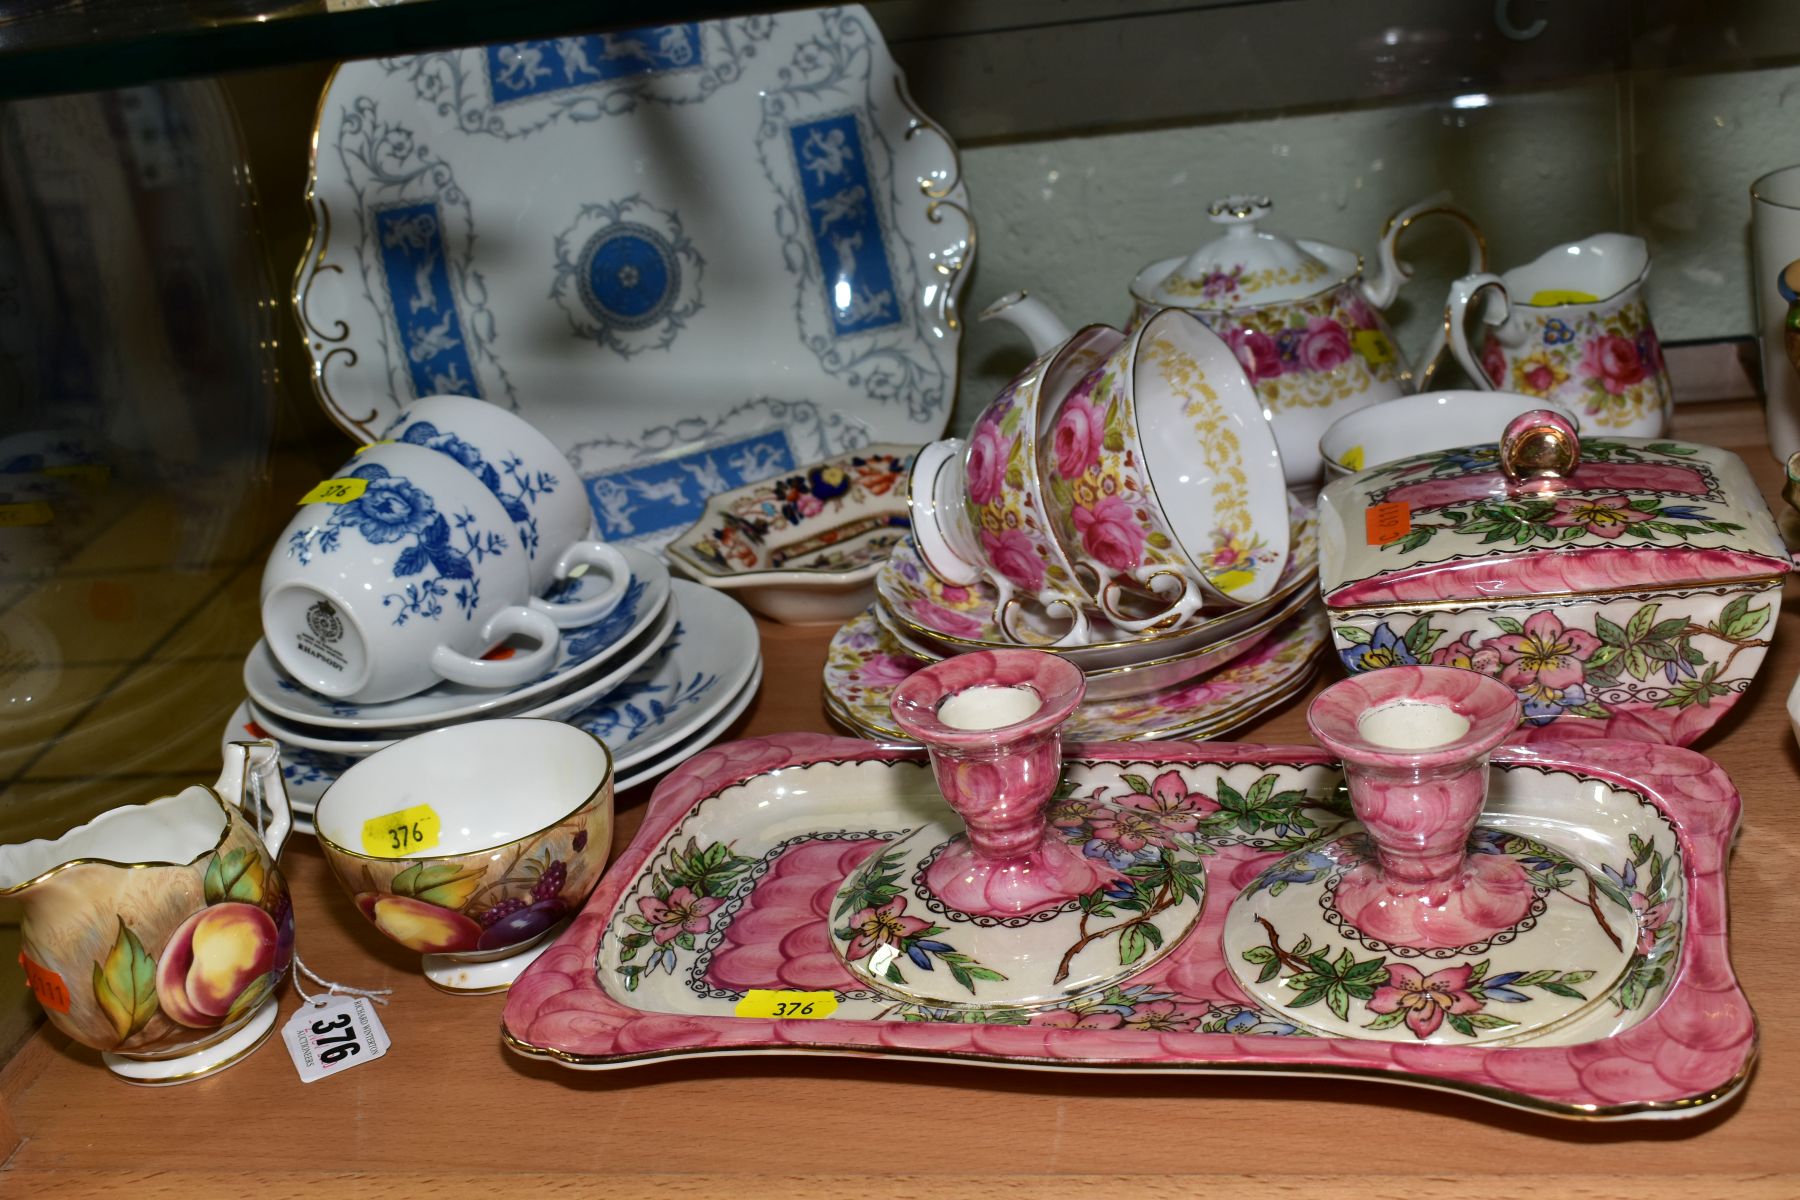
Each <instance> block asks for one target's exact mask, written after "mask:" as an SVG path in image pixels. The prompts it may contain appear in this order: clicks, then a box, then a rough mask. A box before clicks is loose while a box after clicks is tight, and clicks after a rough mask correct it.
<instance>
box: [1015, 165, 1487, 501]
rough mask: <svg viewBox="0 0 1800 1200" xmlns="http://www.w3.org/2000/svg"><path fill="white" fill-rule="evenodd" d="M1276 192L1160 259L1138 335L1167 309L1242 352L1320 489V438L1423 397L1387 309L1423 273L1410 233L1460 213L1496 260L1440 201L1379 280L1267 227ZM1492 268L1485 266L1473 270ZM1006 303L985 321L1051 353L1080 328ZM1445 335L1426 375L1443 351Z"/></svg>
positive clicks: (1391, 223) (1350, 254) (1299, 466)
mask: <svg viewBox="0 0 1800 1200" xmlns="http://www.w3.org/2000/svg"><path fill="white" fill-rule="evenodd" d="M1272 208H1273V205H1272V204H1271V203H1270V202H1269V199H1268V198H1267V197H1266V196H1228V197H1226V198H1225V199H1223V200H1218V201H1215V202H1214V203H1213V204H1212V206H1211V207H1210V208H1209V209H1208V210H1207V211H1208V213H1209V215H1210V216H1211V218H1212V220H1213V221H1214V222H1215V223H1216V224H1218V225H1221V226H1223V229H1224V232H1223V233H1222V234H1221V236H1219V237H1217V238H1215V239H1213V240H1212V241H1211V242H1208V243H1207V244H1206V245H1204V246H1202V247H1200V249H1198V250H1196V251H1194V252H1193V253H1192V254H1188V255H1184V256H1179V257H1176V258H1166V259H1163V260H1162V261H1160V262H1155V263H1151V264H1150V265H1149V266H1147V267H1145V268H1144V269H1143V270H1141V271H1139V272H1138V274H1137V277H1136V278H1135V279H1133V280H1132V281H1131V298H1132V301H1133V305H1134V307H1133V310H1132V315H1131V322H1130V326H1129V327H1128V329H1127V332H1130V331H1132V330H1135V329H1136V328H1137V327H1138V326H1139V325H1141V324H1143V322H1144V321H1145V320H1146V319H1148V317H1149V316H1150V315H1151V314H1152V313H1154V312H1157V311H1159V310H1162V309H1166V308H1177V309H1181V310H1183V311H1186V312H1188V313H1191V314H1193V315H1194V316H1196V317H1198V318H1199V319H1200V320H1201V321H1203V322H1205V324H1206V325H1208V326H1209V327H1211V329H1212V330H1213V332H1215V333H1217V334H1219V335H1220V336H1221V337H1223V338H1224V339H1225V340H1226V342H1228V343H1229V344H1230V346H1231V348H1232V349H1233V350H1234V351H1235V352H1236V353H1237V356H1238V361H1239V362H1240V363H1242V364H1243V367H1244V373H1245V374H1246V375H1248V376H1249V377H1250V381H1251V382H1252V383H1253V384H1254V385H1255V386H1256V391H1257V394H1258V396H1259V397H1260V398H1261V399H1262V401H1263V408H1264V415H1265V416H1266V417H1267V418H1268V420H1269V421H1270V423H1271V424H1272V425H1273V426H1274V428H1275V439H1276V443H1277V445H1278V446H1279V447H1280V450H1281V459H1282V463H1283V464H1284V466H1285V468H1286V472H1287V482H1288V484H1289V486H1291V487H1316V486H1318V483H1319V472H1320V469H1321V468H1322V466H1323V460H1322V459H1321V458H1320V457H1319V436H1320V435H1321V434H1322V433H1324V432H1325V430H1326V429H1327V428H1328V427H1329V426H1330V425H1331V423H1332V422H1333V421H1335V420H1337V419H1338V418H1339V417H1341V416H1343V415H1344V414H1346V413H1348V412H1351V411H1353V410H1355V409H1358V408H1363V407H1365V406H1367V405H1370V404H1374V403H1376V402H1377V401H1381V400H1391V399H1393V398H1394V397H1396V396H1402V395H1405V394H1407V393H1408V392H1411V391H1413V390H1415V380H1414V376H1413V372H1412V370H1411V368H1410V367H1408V366H1407V364H1406V362H1405V361H1404V359H1402V357H1401V355H1400V351H1399V349H1398V346H1397V345H1396V343H1395V341H1394V335H1393V330H1392V329H1390V328H1389V327H1388V324H1387V322H1386V321H1384V320H1383V319H1382V316H1381V310H1382V309H1384V308H1386V307H1388V306H1389V305H1390V304H1392V303H1393V301H1394V298H1395V296H1397V295H1398V294H1399V291H1400V287H1401V285H1402V284H1404V283H1405V282H1406V281H1407V279H1408V278H1410V276H1411V272H1410V270H1409V269H1408V268H1407V267H1406V266H1405V265H1404V264H1403V263H1401V262H1400V260H1399V258H1398V257H1397V256H1396V247H1397V244H1398V242H1399V239H1400V235H1401V234H1402V233H1403V232H1405V231H1406V230H1407V229H1408V228H1410V227H1411V226H1412V225H1413V223H1414V222H1416V221H1419V220H1421V219H1422V218H1425V217H1430V216H1444V217H1450V218H1452V219H1454V220H1456V221H1457V222H1459V223H1460V224H1461V225H1462V227H1463V231H1464V232H1465V234H1466V235H1467V240H1468V246H1469V261H1470V262H1471V263H1472V264H1473V263H1480V264H1485V263H1486V262H1487V248H1486V245H1485V243H1484V242H1483V241H1482V238H1481V233H1480V231H1479V230H1478V229H1477V228H1476V227H1475V223H1474V221H1473V220H1471V219H1470V218H1469V217H1468V215H1467V214H1465V213H1463V212H1462V211H1461V210H1460V209H1457V208H1453V207H1451V206H1450V205H1449V204H1448V203H1447V197H1444V196H1441V195H1440V196H1433V197H1431V198H1430V199H1427V200H1423V201H1420V202H1419V203H1417V204H1414V205H1412V206H1411V207H1409V208H1405V209H1402V210H1401V211H1400V212H1398V213H1396V214H1395V215H1394V216H1392V217H1390V218H1389V219H1388V223H1387V226H1386V228H1385V229H1383V230H1382V234H1381V241H1380V243H1379V248H1378V249H1377V251H1376V263H1377V270H1376V274H1375V276H1374V277H1373V278H1371V279H1365V278H1363V263H1362V256H1361V255H1359V254H1357V253H1356V252H1355V251H1353V250H1345V249H1343V248H1341V247H1338V246H1333V245H1330V244H1328V243H1325V242H1316V241H1312V240H1310V239H1306V238H1297V239H1290V238H1287V237H1283V236H1282V235H1281V234H1278V233H1274V232H1272V231H1270V230H1268V229H1265V228H1261V227H1260V225H1259V223H1260V222H1261V221H1262V220H1263V219H1264V218H1266V217H1267V216H1268V215H1269V213H1270V211H1271V210H1272ZM1473 269H1474V270H1485V269H1486V268H1485V266H1482V267H1478V268H1473ZM1015 297H1016V298H1017V299H1015V300H1012V302H1010V303H1009V302H1008V301H1007V300H1003V301H1001V302H999V303H997V304H995V305H994V306H992V307H991V308H990V309H989V310H988V311H987V312H986V313H984V314H983V315H984V316H998V317H1002V318H1004V319H1006V320H1009V321H1011V322H1012V323H1013V324H1014V325H1017V326H1018V327H1019V328H1020V329H1021V330H1022V331H1023V332H1024V333H1025V334H1026V336H1027V337H1029V338H1030V339H1031V340H1032V344H1033V348H1034V349H1036V350H1037V351H1038V352H1040V353H1041V352H1042V351H1043V350H1045V349H1047V348H1048V347H1049V346H1052V345H1054V344H1056V343H1057V342H1060V341H1062V340H1064V339H1065V338H1066V337H1067V336H1068V331H1067V330H1066V328H1064V327H1063V324H1062V322H1061V321H1059V320H1057V319H1056V318H1055V317H1054V316H1053V315H1051V313H1050V312H1049V310H1048V309H1047V308H1045V307H1044V305H1043V304H1042V303H1041V302H1038V301H1036V300H1030V299H1026V298H1025V297H1024V294H1023V293H1015ZM1443 336H1444V335H1443V332H1442V330H1439V331H1438V332H1437V333H1436V334H1435V335H1434V337H1433V341H1432V344H1431V346H1430V348H1429V354H1428V355H1427V358H1426V360H1425V361H1426V368H1425V370H1424V372H1423V374H1424V375H1427V376H1428V375H1429V374H1430V372H1431V369H1432V367H1433V366H1434V365H1435V363H1436V361H1437V358H1438V354H1439V352H1440V351H1441V350H1442V348H1443Z"/></svg>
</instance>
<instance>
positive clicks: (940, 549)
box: [906, 438, 984, 587]
mask: <svg viewBox="0 0 1800 1200" xmlns="http://www.w3.org/2000/svg"><path fill="white" fill-rule="evenodd" d="M967 449H968V443H967V442H965V441H963V440H962V439H961V438H944V439H943V440H942V441H937V442H932V443H931V444H930V445H929V446H926V447H925V448H924V449H923V450H920V451H919V453H918V455H917V456H916V457H914V459H913V466H912V473H911V474H910V475H908V476H907V480H906V505H907V511H908V513H909V515H910V517H911V520H912V531H913V544H914V545H915V546H917V547H918V548H919V557H920V558H922V559H924V560H925V566H926V568H927V569H929V570H930V571H931V573H932V574H933V575H936V576H937V577H938V578H939V579H941V580H943V581H944V582H945V583H947V584H950V585H951V586H952V587H968V586H969V585H970V584H972V583H974V582H976V581H977V580H979V579H980V578H981V577H982V575H983V573H984V572H983V570H982V565H981V564H982V561H983V560H982V555H981V543H980V542H979V541H978V540H977V539H976V537H975V531H974V530H973V529H972V528H971V527H970V525H969V501H968V496H969V490H968V483H967V481H966V480H965V478H964V477H963V452H964V451H965V450H967Z"/></svg>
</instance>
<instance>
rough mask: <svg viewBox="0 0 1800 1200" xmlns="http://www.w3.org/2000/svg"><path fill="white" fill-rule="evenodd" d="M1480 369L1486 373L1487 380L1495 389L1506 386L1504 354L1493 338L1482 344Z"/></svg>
mask: <svg viewBox="0 0 1800 1200" xmlns="http://www.w3.org/2000/svg"><path fill="white" fill-rule="evenodd" d="M1481 369H1482V370H1483V371H1486V372H1487V377H1488V380H1489V381H1490V382H1491V383H1493V385H1494V386H1495V387H1497V388H1500V387H1505V386H1506V352H1505V351H1504V350H1502V349H1500V343H1499V342H1498V341H1497V340H1496V339H1494V338H1489V339H1488V340H1487V341H1485V342H1483V343H1482V346H1481Z"/></svg>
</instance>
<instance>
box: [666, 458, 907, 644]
mask: <svg viewBox="0 0 1800 1200" xmlns="http://www.w3.org/2000/svg"><path fill="white" fill-rule="evenodd" d="M917 449H918V447H916V446H888V445H882V446H865V447H863V448H862V449H860V450H857V451H855V452H854V453H851V454H842V455H839V456H838V457H836V458H828V459H826V460H825V461H824V462H819V463H813V464H811V465H809V466H805V467H801V468H799V469H798V470H797V471H795V472H794V473H793V474H792V475H781V476H777V477H776V478H774V479H768V480H764V481H763V482H761V483H754V484H750V485H749V486H747V487H741V488H738V489H736V490H734V491H730V492H721V493H720V494H719V495H717V496H714V497H713V498H712V499H710V500H708V501H707V502H706V512H705V513H704V514H703V515H702V516H701V518H700V520H698V521H696V522H695V523H694V525H693V526H692V527H691V528H689V529H688V530H687V532H685V533H683V534H682V535H681V536H679V537H677V538H676V539H675V540H674V541H673V542H670V543H669V545H668V546H667V547H666V548H665V551H664V552H665V553H666V554H667V555H668V558H669V565H670V566H672V567H674V568H675V570H676V571H677V572H678V573H680V574H683V575H686V576H688V577H689V578H691V579H693V580H695V581H696V582H699V583H703V584H705V585H706V586H707V587H712V588H719V589H721V590H723V591H730V592H736V593H737V594H738V597H739V598H740V599H741V600H743V602H744V603H745V604H746V605H748V606H749V607H750V608H752V609H754V610H755V611H756V612H759V613H761V614H763V615H764V616H765V617H769V618H770V619H772V620H776V621H782V622H785V623H787V624H793V625H801V624H816V623H821V622H831V623H832V624H836V623H838V622H840V621H844V620H847V619H849V618H850V617H852V616H854V615H855V614H856V613H858V612H859V611H861V610H862V609H863V607H864V606H866V605H867V604H868V603H869V601H870V600H871V599H873V597H874V591H875V587H874V583H875V576H876V574H877V573H878V572H879V571H880V570H881V566H882V564H883V563H885V562H886V561H887V560H888V557H889V555H890V554H891V553H892V552H893V549H894V546H895V545H896V544H897V543H898V542H899V541H900V539H901V538H903V537H905V536H906V533H907V531H908V530H909V529H910V528H911V527H912V526H911V522H910V521H909V519H908V517H907V508H906V480H907V473H908V472H909V471H910V470H911V469H912V461H913V455H914V453H915V452H916V451H917Z"/></svg>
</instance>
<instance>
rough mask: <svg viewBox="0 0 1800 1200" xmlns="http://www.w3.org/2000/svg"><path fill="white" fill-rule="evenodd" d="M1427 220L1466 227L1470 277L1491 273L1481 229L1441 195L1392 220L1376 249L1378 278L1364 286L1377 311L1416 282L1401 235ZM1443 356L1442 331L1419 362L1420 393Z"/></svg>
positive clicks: (1418, 384) (1441, 193)
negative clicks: (1441, 219)
mask: <svg viewBox="0 0 1800 1200" xmlns="http://www.w3.org/2000/svg"><path fill="white" fill-rule="evenodd" d="M1427 217H1447V218H1449V219H1450V220H1452V221H1455V222H1456V223H1457V224H1458V225H1460V226H1462V231H1463V238H1464V240H1465V241H1466V242H1467V243H1468V247H1469V267H1468V271H1467V274H1470V275H1480V274H1483V273H1485V272H1486V271H1487V269H1488V253H1487V239H1486V238H1484V237H1482V235H1481V227H1480V226H1478V225H1476V224H1475V218H1473V217H1471V216H1470V215H1469V214H1468V213H1466V212H1464V211H1463V210H1462V209H1460V208H1457V207H1456V206H1455V205H1454V204H1452V203H1450V193H1449V192H1438V193H1436V194H1434V195H1431V196H1427V197H1426V198H1425V199H1423V200H1420V201H1419V202H1417V203H1416V204H1411V205H1408V206H1407V207H1406V208H1403V209H1401V210H1400V211H1399V212H1397V213H1395V214H1394V215H1393V216H1391V217H1389V218H1388V222H1387V225H1386V226H1384V227H1383V228H1382V231H1381V241H1380V242H1379V243H1377V245H1376V249H1375V277H1374V278H1373V279H1371V280H1368V281H1366V282H1364V284H1363V296H1364V298H1365V299H1367V300H1368V302H1369V303H1370V304H1373V305H1374V306H1375V307H1376V308H1378V309H1382V308H1386V307H1387V306H1388V305H1390V304H1392V303H1393V302H1394V298H1395V297H1396V296H1398V295H1399V294H1400V288H1401V286H1402V285H1403V284H1405V283H1406V281H1407V280H1409V279H1411V278H1412V268H1411V267H1409V266H1407V265H1406V264H1405V263H1404V262H1402V261H1400V253H1399V252H1400V235H1401V234H1403V233H1405V232H1406V231H1407V230H1408V229H1410V228H1412V226H1413V225H1414V224H1416V223H1418V222H1419V221H1423V220H1425V219H1426V218H1427ZM1443 356H1444V333H1443V331H1442V330H1441V329H1439V330H1433V331H1432V335H1431V341H1430V342H1429V343H1427V344H1426V347H1425V354H1424V355H1423V357H1421V358H1420V359H1419V360H1418V361H1419V363H1420V366H1419V371H1418V375H1417V383H1416V388H1417V390H1418V391H1421V392H1423V391H1427V390H1429V388H1430V385H1431V381H1432V380H1433V379H1434V378H1436V376H1437V372H1438V365H1439V363H1440V362H1441V360H1442V359H1443Z"/></svg>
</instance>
